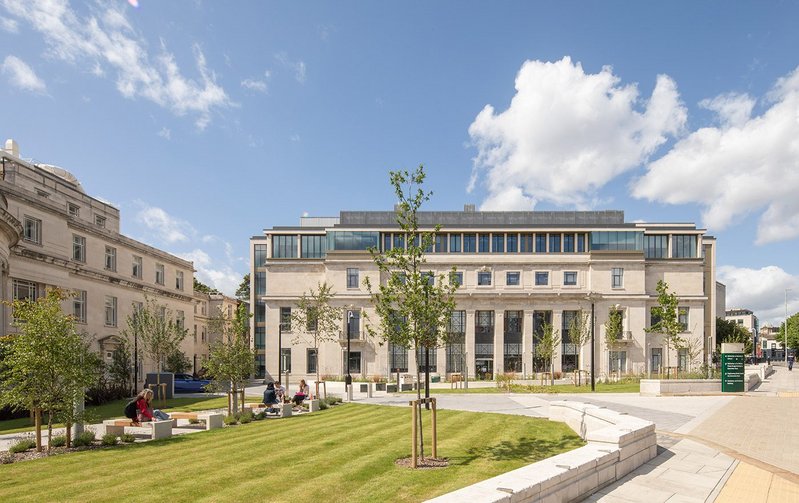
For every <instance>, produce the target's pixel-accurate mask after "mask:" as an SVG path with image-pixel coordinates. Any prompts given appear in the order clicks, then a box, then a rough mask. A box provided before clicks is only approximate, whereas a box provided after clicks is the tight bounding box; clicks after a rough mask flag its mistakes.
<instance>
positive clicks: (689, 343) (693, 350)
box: [678, 329, 751, 371]
mask: <svg viewBox="0 0 799 503" xmlns="http://www.w3.org/2000/svg"><path fill="white" fill-rule="evenodd" d="M744 330H745V329H744ZM678 349H684V350H685V352H686V354H687V355H688V370H689V371H690V370H692V369H693V366H694V364H695V363H696V362H697V359H699V363H700V365H701V359H700V358H699V357H700V356H701V355H702V352H703V351H704V350H705V346H704V343H703V341H702V339H696V338H693V339H686V340H684V341H683V342H682V343H681V344H680V346H679V347H678ZM749 351H750V352H751V344H750V349H749Z"/></svg>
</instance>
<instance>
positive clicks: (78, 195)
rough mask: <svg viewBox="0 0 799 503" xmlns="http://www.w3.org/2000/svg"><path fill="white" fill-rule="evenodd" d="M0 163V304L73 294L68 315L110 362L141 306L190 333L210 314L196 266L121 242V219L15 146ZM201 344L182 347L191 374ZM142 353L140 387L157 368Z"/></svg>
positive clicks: (203, 348)
mask: <svg viewBox="0 0 799 503" xmlns="http://www.w3.org/2000/svg"><path fill="white" fill-rule="evenodd" d="M0 161H1V162H2V166H1V167H0V169H2V180H0V229H2V232H1V233H0V240H2V241H0V266H1V268H2V281H0V289H1V290H0V296H2V299H3V300H10V299H22V298H37V297H39V296H41V295H43V294H44V292H45V291H46V289H47V288H49V287H59V288H63V289H66V290H69V291H72V292H73V293H74V295H75V296H74V297H73V298H71V299H69V300H68V301H66V302H65V305H64V310H65V311H66V312H68V313H70V314H74V316H75V318H76V319H77V321H78V329H79V330H81V331H85V332H87V333H88V334H89V335H90V336H91V337H92V340H93V343H92V344H93V349H95V350H96V351H98V352H99V353H100V354H101V355H102V357H103V359H104V360H105V361H106V362H108V361H110V360H111V357H112V354H113V351H114V350H115V349H116V347H117V344H118V341H119V339H118V338H119V337H120V334H121V332H122V331H123V330H124V329H125V328H126V323H127V318H128V316H130V315H131V314H132V313H133V311H134V309H136V308H137V306H140V305H142V303H144V302H145V301H146V299H154V300H155V301H156V302H157V303H158V304H159V305H160V306H164V307H165V308H166V309H167V310H169V311H171V312H172V314H173V316H174V317H175V319H176V320H177V321H178V323H179V324H181V325H182V326H184V327H185V328H190V327H192V326H196V322H195V313H196V309H197V306H198V305H205V306H206V307H204V308H202V309H205V310H206V311H208V309H210V307H209V306H210V303H211V302H213V300H212V299H210V298H209V296H208V295H205V294H198V295H195V294H194V292H193V288H194V267H193V264H192V262H189V261H187V260H184V259H181V258H179V257H176V256H174V255H171V254H169V253H166V252H164V251H161V250H159V249H157V248H154V247H152V246H149V245H146V244H144V243H141V242H139V241H136V240H134V239H131V238H129V237H127V236H124V235H122V234H120V232H119V227H120V212H119V209H117V208H115V207H114V206H112V205H110V204H108V203H106V202H103V201H101V200H99V199H97V198H95V197H92V196H90V195H88V194H87V193H86V192H85V191H84V190H83V187H82V186H81V184H80V182H79V181H78V180H77V178H76V177H75V176H74V175H72V174H71V173H69V172H68V171H66V170H64V169H61V168H59V167H56V166H52V165H47V164H38V163H33V162H31V161H26V160H23V159H22V158H21V157H20V153H19V147H18V145H17V144H16V142H14V141H13V140H8V141H7V142H6V143H5V148H4V149H2V150H0ZM0 316H2V320H1V321H2V332H3V333H4V334H5V333H8V332H9V331H14V330H15V329H14V328H13V327H12V326H11V322H12V320H11V313H10V310H9V309H8V308H7V307H3V308H2V309H1V310H0ZM201 323H202V322H201ZM206 330H207V329H206ZM201 333H204V332H201ZM132 342H133V341H132ZM203 342H205V338H204V337H203V338H202V339H196V340H195V338H194V337H192V332H191V331H190V332H189V335H188V336H187V337H186V339H185V340H184V341H183V344H182V347H181V350H182V351H183V353H184V354H185V355H186V356H187V357H188V358H189V359H190V360H192V361H193V364H194V365H195V369H199V366H198V359H199V362H201V361H202V360H203V359H204V358H206V357H207V354H208V349H207V344H203ZM131 349H133V348H131ZM138 349H139V351H138V354H139V360H140V362H141V363H140V369H142V370H140V378H141V377H142V375H143V373H144V372H146V371H150V370H152V369H153V363H152V362H151V361H149V360H148V359H147V358H146V357H144V355H143V352H142V348H141V346H139V348H138Z"/></svg>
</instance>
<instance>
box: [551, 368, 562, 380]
mask: <svg viewBox="0 0 799 503" xmlns="http://www.w3.org/2000/svg"><path fill="white" fill-rule="evenodd" d="M552 375H553V376H554V378H555V379H556V380H557V379H560V378H562V377H563V372H558V371H557V370H556V371H555V372H553V373H552Z"/></svg>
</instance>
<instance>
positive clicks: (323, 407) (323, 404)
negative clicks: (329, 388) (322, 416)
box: [319, 400, 329, 410]
mask: <svg viewBox="0 0 799 503" xmlns="http://www.w3.org/2000/svg"><path fill="white" fill-rule="evenodd" d="M328 407H329V406H328V405H327V401H326V400H319V410H326V409H327V408H328Z"/></svg>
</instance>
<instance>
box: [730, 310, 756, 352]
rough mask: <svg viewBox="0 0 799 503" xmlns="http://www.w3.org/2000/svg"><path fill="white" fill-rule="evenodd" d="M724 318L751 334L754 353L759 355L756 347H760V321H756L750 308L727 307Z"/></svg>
mask: <svg viewBox="0 0 799 503" xmlns="http://www.w3.org/2000/svg"><path fill="white" fill-rule="evenodd" d="M724 319H725V320H727V321H731V322H733V323H735V324H737V325H740V326H742V327H743V328H745V329H746V330H747V331H748V332H749V334H750V335H751V336H752V342H753V344H754V345H753V348H754V352H755V355H756V356H760V355H759V354H758V349H760V323H759V322H758V319H757V316H755V313H754V312H752V311H751V310H750V309H741V308H734V309H727V310H726V311H725V312H724Z"/></svg>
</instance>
